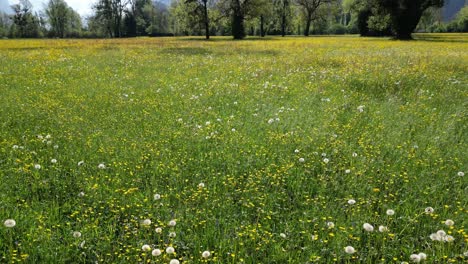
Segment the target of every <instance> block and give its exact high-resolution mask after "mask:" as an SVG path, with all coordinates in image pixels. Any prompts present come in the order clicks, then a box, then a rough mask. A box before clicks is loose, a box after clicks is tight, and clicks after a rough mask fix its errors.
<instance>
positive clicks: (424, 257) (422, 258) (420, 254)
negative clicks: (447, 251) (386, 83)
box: [418, 252, 427, 260]
mask: <svg viewBox="0 0 468 264" xmlns="http://www.w3.org/2000/svg"><path fill="white" fill-rule="evenodd" d="M418 255H419V258H420V259H421V260H426V259H427V255H426V253H424V252H421V253H419V254H418Z"/></svg>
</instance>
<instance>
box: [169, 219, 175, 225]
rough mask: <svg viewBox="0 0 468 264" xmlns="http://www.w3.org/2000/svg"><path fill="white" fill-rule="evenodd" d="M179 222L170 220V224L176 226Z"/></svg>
mask: <svg viewBox="0 0 468 264" xmlns="http://www.w3.org/2000/svg"><path fill="white" fill-rule="evenodd" d="M176 224H177V223H176V221H175V220H171V221H169V226H175V225H176Z"/></svg>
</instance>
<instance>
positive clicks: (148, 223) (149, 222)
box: [141, 219, 151, 226]
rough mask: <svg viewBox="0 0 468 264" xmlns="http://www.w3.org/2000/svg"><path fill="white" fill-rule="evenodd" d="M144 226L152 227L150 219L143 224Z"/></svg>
mask: <svg viewBox="0 0 468 264" xmlns="http://www.w3.org/2000/svg"><path fill="white" fill-rule="evenodd" d="M141 224H142V225H145V226H149V225H151V220H150V219H145V220H143V221H142V222H141Z"/></svg>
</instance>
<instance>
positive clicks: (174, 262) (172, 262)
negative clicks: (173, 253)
mask: <svg viewBox="0 0 468 264" xmlns="http://www.w3.org/2000/svg"><path fill="white" fill-rule="evenodd" d="M169 264H180V261H179V260H178V259H171V261H169Z"/></svg>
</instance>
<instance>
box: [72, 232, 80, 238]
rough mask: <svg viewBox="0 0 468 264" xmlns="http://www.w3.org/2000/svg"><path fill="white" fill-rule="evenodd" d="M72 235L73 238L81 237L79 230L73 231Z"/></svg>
mask: <svg viewBox="0 0 468 264" xmlns="http://www.w3.org/2000/svg"><path fill="white" fill-rule="evenodd" d="M73 237H75V238H79V237H81V232H80V231H75V232H73Z"/></svg>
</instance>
